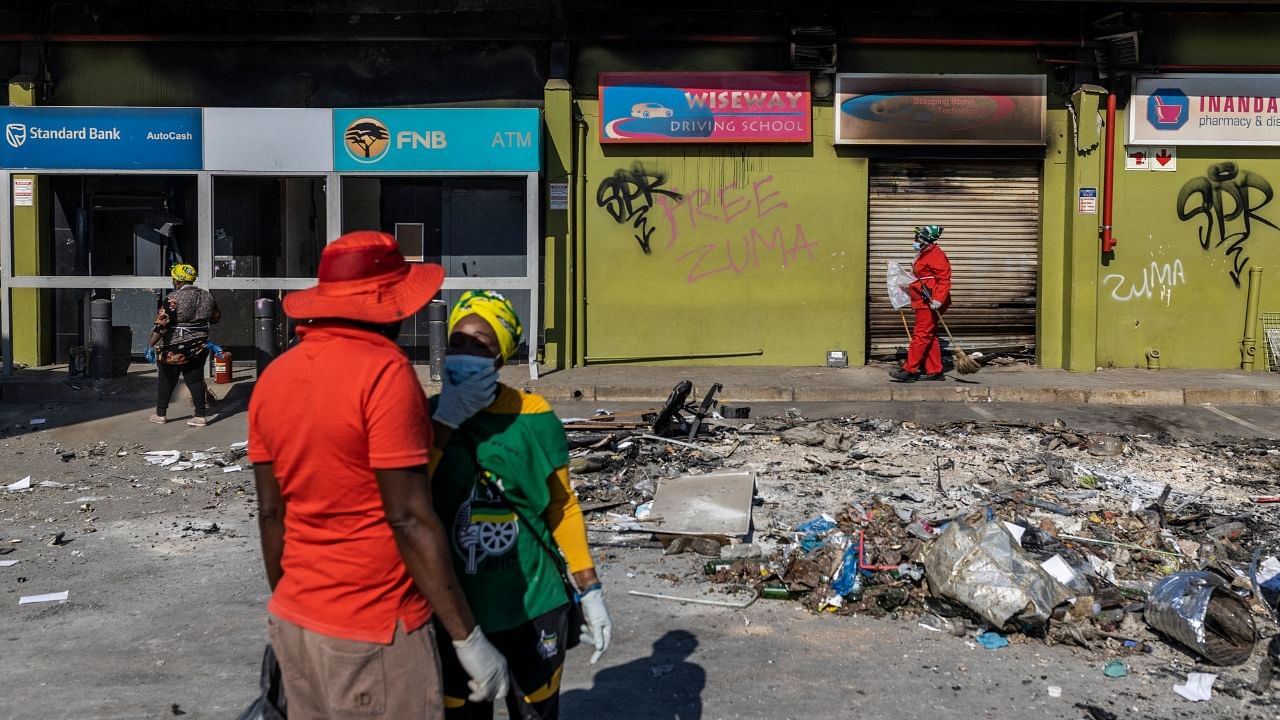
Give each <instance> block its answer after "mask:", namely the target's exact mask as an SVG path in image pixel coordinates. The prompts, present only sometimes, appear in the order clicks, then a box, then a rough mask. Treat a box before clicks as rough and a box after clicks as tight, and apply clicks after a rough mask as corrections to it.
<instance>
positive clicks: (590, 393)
mask: <svg viewBox="0 0 1280 720" xmlns="http://www.w3.org/2000/svg"><path fill="white" fill-rule="evenodd" d="M516 370H519V371H520V372H521V373H525V374H524V376H523V378H522V379H516V378H511V379H508V378H509V376H508V375H507V374H506V373H504V381H507V382H509V383H510V384H512V385H515V386H516V387H527V388H529V389H531V390H534V391H535V392H539V393H541V394H543V395H545V396H547V397H548V398H549V399H551V400H568V399H582V400H592V399H594V400H602V401H616V402H623V401H653V402H655V403H656V402H661V401H662V400H664V399H666V397H667V394H668V393H669V392H670V391H671V388H672V386H674V385H675V384H676V383H677V382H679V381H680V380H686V379H687V380H690V381H691V382H692V383H693V386H694V391H693V394H692V395H691V397H690V399H691V400H692V399H697V398H701V396H702V395H703V394H704V393H706V391H707V390H708V389H709V388H710V387H711V385H712V384H713V383H717V382H718V383H721V384H723V385H724V390H723V391H722V392H721V393H720V398H721V400H723V401H725V402H824V401H830V402H889V401H904V402H912V401H922V400H925V401H934V402H937V401H947V402H1021V403H1053V404H1086V403H1087V404H1104V405H1196V404H1200V403H1213V404H1215V405H1280V373H1247V372H1243V371H1238V370H1137V369H1124V370H1099V371H1097V372H1093V373H1071V372H1066V371H1064V370H1045V369H1040V368H1035V367H1027V366H1009V367H1001V366H988V367H984V368H983V369H982V371H981V372H979V373H976V374H974V375H960V374H959V373H954V372H953V373H950V374H949V375H948V376H947V380H946V381H945V382H916V383H906V384H903V383H893V382H890V381H889V377H888V370H889V366H868V367H858V368H841V369H834V368H793V367H656V366H619V365H614V366H592V367H585V368H575V369H573V370H562V371H558V372H551V373H546V374H544V375H543V376H542V377H541V378H539V379H538V380H532V381H531V380H528V376H527V370H526V368H524V367H519V368H510V371H516Z"/></svg>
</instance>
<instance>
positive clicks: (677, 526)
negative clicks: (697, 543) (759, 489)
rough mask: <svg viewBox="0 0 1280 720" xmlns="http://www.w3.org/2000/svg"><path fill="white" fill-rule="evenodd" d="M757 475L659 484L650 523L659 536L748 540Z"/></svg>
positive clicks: (722, 474)
mask: <svg viewBox="0 0 1280 720" xmlns="http://www.w3.org/2000/svg"><path fill="white" fill-rule="evenodd" d="M755 490H756V475H755V473H753V472H741V471H739V472H717V473H708V474H706V475H682V476H680V477H676V478H668V479H664V480H662V481H660V482H659V483H658V489H657V491H656V492H654V494H653V510H652V515H651V517H652V518H654V519H653V520H652V521H651V522H649V523H647V525H648V526H649V528H650V529H651V530H652V531H653V532H655V533H667V534H671V535H721V536H725V537H744V536H746V535H747V534H748V533H750V532H751V502H752V499H753V498H754V497H755Z"/></svg>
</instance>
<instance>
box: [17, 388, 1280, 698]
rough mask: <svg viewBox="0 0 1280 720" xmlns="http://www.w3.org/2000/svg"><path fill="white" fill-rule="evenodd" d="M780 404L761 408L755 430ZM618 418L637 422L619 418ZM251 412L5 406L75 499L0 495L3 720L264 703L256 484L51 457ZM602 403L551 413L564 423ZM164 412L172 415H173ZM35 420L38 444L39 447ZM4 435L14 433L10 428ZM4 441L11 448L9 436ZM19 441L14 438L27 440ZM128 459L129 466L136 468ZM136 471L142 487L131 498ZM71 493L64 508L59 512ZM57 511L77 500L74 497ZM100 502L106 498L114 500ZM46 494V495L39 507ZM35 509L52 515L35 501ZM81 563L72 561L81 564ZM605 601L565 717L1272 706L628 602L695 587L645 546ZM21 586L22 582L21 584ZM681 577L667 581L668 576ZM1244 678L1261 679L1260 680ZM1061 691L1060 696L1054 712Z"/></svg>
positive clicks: (1096, 423)
mask: <svg viewBox="0 0 1280 720" xmlns="http://www.w3.org/2000/svg"><path fill="white" fill-rule="evenodd" d="M788 406H795V405H794V404H788V405H763V404H757V405H754V406H753V408H752V412H753V415H754V416H757V417H758V416H761V415H767V414H770V413H781V412H782V411H783V410H785V408H786V407H788ZM610 407H611V409H613V410H623V409H635V408H640V407H644V406H643V405H637V404H628V405H612V406H610ZM798 407H799V409H800V410H801V411H802V413H804V414H805V415H806V416H809V417H815V418H817V417H824V416H848V415H861V416H878V417H892V418H896V419H902V420H912V421H915V422H919V423H922V424H932V423H944V422H952V421H973V422H975V423H982V422H988V421H996V422H1033V423H1048V422H1051V421H1052V420H1054V419H1055V418H1057V419H1062V420H1063V421H1065V422H1066V423H1067V424H1068V425H1069V426H1071V427H1073V428H1075V429H1078V430H1090V431H1103V432H1124V433H1135V434H1140V433H1156V432H1170V433H1173V434H1174V435H1175V436H1180V437H1187V438H1196V439H1214V438H1217V437H1241V436H1244V437H1266V436H1267V435H1268V433H1273V432H1275V430H1276V429H1277V428H1280V408H1268V407H1225V408H1213V409H1209V408H1204V407H1177V408H1155V409H1151V408H1128V407H1104V406H1079V407H1051V406H1028V405H1012V404H998V403H990V404H982V405H966V404H961V403H898V404H889V403H858V404H800V405H798ZM242 408H243V403H240V404H239V405H234V404H233V406H232V407H230V408H227V410H228V411H229V413H230V414H229V417H228V418H227V419H226V420H225V421H223V422H220V423H217V424H215V425H213V426H211V427H209V428H205V429H202V430H193V429H189V428H186V427H185V425H183V424H182V423H171V424H169V425H166V426H157V425H151V424H149V423H147V422H146V421H145V419H146V416H147V414H148V412H149V410H148V408H147V407H146V402H145V399H137V400H133V401H130V400H125V401H119V402H111V403H107V402H99V403H84V404H74V405H73V404H58V403H49V404H14V403H0V425H2V426H3V428H4V431H5V432H4V434H5V435H7V437H0V467H2V468H3V473H2V475H3V477H0V479H2V480H5V481H11V480H14V479H18V478H20V477H22V476H23V475H24V474H28V473H34V474H35V476H36V477H35V479H37V480H38V479H40V478H41V477H50V478H59V479H61V480H63V481H68V482H82V483H83V484H84V485H83V486H84V487H90V488H91V489H88V490H84V491H81V490H80V488H78V487H77V488H69V489H66V490H59V491H47V490H46V491H42V492H44V493H45V494H43V495H42V494H40V493H39V492H37V493H32V494H22V495H20V496H18V495H17V494H15V496H13V497H9V496H0V539H3V538H24V539H25V541H24V543H22V544H19V545H15V546H14V547H16V548H17V551H16V552H15V553H13V554H11V555H9V556H8V557H22V562H21V563H20V564H19V565H17V566H14V567H12V568H4V569H0V588H3V592H0V604H2V606H3V607H5V608H6V610H5V612H4V615H3V617H4V618H5V620H4V632H3V633H0V651H2V652H3V656H4V657H5V659H6V662H5V668H6V670H5V676H6V680H5V690H4V692H3V693H2V694H0V718H14V719H27V718H30V719H40V720H48V719H53V718H156V717H172V716H173V714H172V710H171V707H172V706H173V705H174V704H175V703H176V704H177V705H178V706H179V709H180V710H181V711H182V712H184V713H186V715H185V717H186V718H191V719H193V720H194V719H196V718H233V717H235V716H236V715H237V714H238V712H239V711H240V710H241V709H242V708H243V707H244V706H245V705H246V704H247V703H248V702H249V701H250V699H251V698H252V697H253V696H254V694H255V692H256V690H255V684H256V680H257V663H258V661H259V659H260V653H261V650H262V646H263V643H264V642H265V627H264V625H263V620H262V619H263V615H262V609H263V607H264V605H265V603H266V599H267V592H266V584H265V581H264V580H263V579H262V574H261V569H260V567H259V559H258V549H257V541H256V537H257V530H256V525H255V524H254V520H253V512H252V511H253V504H252V486H251V483H250V482H249V477H248V474H247V473H239V474H232V475H230V476H227V477H226V478H222V477H217V478H213V477H211V478H209V479H208V482H207V484H202V485H198V486H197V485H192V486H183V487H178V486H172V485H170V483H169V481H168V480H167V478H166V477H165V476H164V475H155V474H152V475H151V476H145V475H140V474H138V473H136V472H134V471H131V470H122V469H114V468H107V467H106V466H107V465H109V464H111V463H114V462H115V461H114V460H111V459H110V458H108V459H107V460H105V461H103V462H102V466H93V465H83V464H79V463H80V462H81V461H80V460H79V459H77V460H76V461H73V462H72V463H62V462H60V461H59V458H58V456H57V455H56V454H55V453H54V444H55V443H57V444H60V445H61V446H62V447H73V448H74V447H80V448H83V447H85V446H88V445H92V444H93V443H96V442H97V441H99V440H102V441H105V442H106V443H107V445H108V446H109V447H112V448H115V447H118V446H121V445H126V446H131V445H133V444H135V443H136V444H141V445H142V446H144V447H146V448H148V449H151V448H181V449H188V450H203V449H205V448H207V447H210V446H219V447H223V448H225V447H226V446H227V445H229V444H230V443H231V442H235V441H238V440H242V439H244V437H245V415H244V413H243V411H242ZM595 409H596V408H595V406H594V404H585V403H578V404H561V405H559V407H558V410H559V411H560V413H561V414H562V415H564V416H575V415H578V416H581V415H589V414H591V413H592V412H593V411H594V410H595ZM175 410H176V408H175ZM31 418H44V419H45V420H46V424H45V425H44V426H43V427H44V429H43V430H40V431H37V432H30V431H29V430H28V428H29V421H30V419H31ZM15 426H16V427H15ZM15 433H16V435H17V436H15ZM19 436H20V437H19ZM136 462H137V461H135V463H136ZM134 475H137V476H138V477H139V478H140V479H136V480H132V481H131V480H129V479H128V478H129V477H131V476H134ZM82 492H84V493H87V494H91V495H95V496H104V499H101V500H95V501H94V504H95V505H97V508H96V510H95V512H97V513H98V514H99V515H100V516H101V519H100V520H98V532H95V533H93V534H88V535H77V536H75V541H74V542H73V543H71V544H70V545H67V546H63V547H61V548H50V547H46V546H45V545H44V543H43V542H42V541H41V538H42V537H46V536H47V535H48V534H49V533H50V531H51V529H52V528H62V527H70V528H75V527H77V526H79V525H80V524H81V523H83V522H84V518H85V516H84V515H78V514H77V512H76V507H77V505H76V502H77V501H78V499H79V498H78V495H80V494H81V493H82ZM55 493H63V494H65V495H66V498H67V499H65V500H64V499H63V498H62V496H61V495H56V494H55ZM67 493H69V494H67ZM108 496H109V499H108ZM42 498H44V499H43V500H42ZM33 503H44V504H33ZM191 519H211V520H216V521H217V522H218V523H219V525H220V526H221V532H219V533H218V534H216V535H210V536H207V537H199V536H196V537H183V536H181V535H180V534H177V533H178V531H179V530H180V529H181V527H182V525H183V524H184V523H187V522H189V521H190V520H191ZM73 551H74V553H78V554H73ZM599 553H600V560H601V570H602V574H603V576H604V578H605V581H606V583H608V584H609V585H610V587H611V588H613V590H612V592H611V594H610V604H611V607H612V609H613V612H614V614H615V617H616V620H617V625H618V632H617V635H616V637H615V643H616V644H615V647H614V648H613V649H612V650H611V651H610V653H609V654H608V655H606V656H605V658H604V659H603V660H602V661H601V663H600V664H599V665H597V666H594V667H592V666H589V665H588V664H587V662H586V660H587V656H588V653H586V652H582V651H578V652H575V653H572V654H571V657H570V660H569V666H568V668H567V670H566V674H565V681H564V696H563V701H564V717H566V718H602V719H603V718H609V719H610V720H615V719H616V720H641V719H644V720H651V719H653V718H672V719H673V720H674V719H675V718H680V719H681V720H686V719H691V718H707V719H708V720H710V719H712V718H751V719H755V718H759V719H762V720H763V719H766V718H767V719H771V720H772V719H775V718H797V719H798V718H805V719H806V720H808V719H818V718H835V717H854V716H857V717H866V718H890V717H892V718H919V719H920V720H953V719H959V718H976V717H985V718H1027V717H1045V718H1079V717H1086V716H1085V714H1084V712H1085V711H1083V710H1081V709H1079V708H1077V707H1076V703H1083V704H1092V705H1096V706H1098V707H1101V708H1103V709H1105V710H1107V711H1109V712H1113V713H1115V714H1116V715H1117V716H1118V717H1121V718H1138V717H1142V718H1174V717H1224V718H1225V717H1232V718H1237V719H1239V718H1246V717H1258V718H1261V717H1274V716H1275V715H1276V714H1277V710H1278V709H1280V708H1277V706H1276V705H1273V704H1272V701H1271V698H1270V697H1266V698H1260V697H1257V696H1254V695H1251V694H1247V693H1246V694H1242V695H1241V696H1240V697H1238V698H1237V697H1231V696H1230V695H1224V694H1222V693H1221V692H1218V693H1217V695H1216V696H1215V698H1214V700H1213V701H1212V702H1211V703H1208V704H1200V705H1192V704H1190V703H1186V702H1185V701H1182V700H1180V699H1179V698H1177V697H1176V696H1174V695H1173V694H1172V691H1171V687H1172V685H1173V684H1174V683H1175V682H1177V681H1180V680H1181V679H1182V677H1183V676H1182V675H1180V674H1179V671H1185V670H1186V668H1187V667H1189V666H1190V663H1189V662H1188V661H1187V660H1186V659H1185V658H1184V659H1182V660H1181V661H1180V663H1179V665H1178V667H1177V668H1175V667H1173V666H1171V663H1170V659H1169V658H1168V656H1163V657H1161V656H1157V657H1153V658H1148V657H1139V658H1136V659H1134V660H1133V661H1132V668H1133V671H1132V673H1131V675H1130V676H1129V677H1128V678H1124V679H1118V680H1109V679H1106V678H1104V677H1103V675H1102V672H1101V667H1100V666H1099V663H1098V662H1096V656H1095V655H1093V654H1090V653H1086V652H1083V651H1078V650H1073V649H1071V648H1067V647H1061V646H1059V647H1049V646H1045V645H1043V644H1041V643H1038V642H1031V643H1027V644H1015V645H1013V646H1011V647H1009V648H1006V649H1004V650H1000V651H996V652H990V651H986V650H983V649H981V648H977V647H974V646H973V645H972V643H971V642H966V640H964V639H959V638H954V637H950V636H946V635H938V634H935V633H930V632H928V631H926V630H924V629H922V628H920V627H919V626H917V625H916V624H915V623H914V622H912V621H910V620H887V619H881V620H872V619H868V618H843V617H829V616H814V615H810V614H807V613H805V612H803V611H802V610H801V609H799V607H798V606H797V605H796V604H794V603H785V602H783V603H779V602H769V601H763V600H762V601H759V602H757V603H756V604H755V605H754V606H752V607H750V608H748V609H747V610H743V611H733V610H727V609H723V608H709V607H700V606H692V605H681V604H678V603H670V602H665V601H660V600H651V599H646V598H640V597H634V596H630V595H627V594H626V593H625V592H624V588H626V589H641V590H651V591H662V592H668V593H674V594H679V593H681V592H682V591H688V589H689V585H688V583H689V582H690V581H689V580H688V578H692V577H696V576H697V575H698V573H699V572H700V570H699V565H700V562H701V561H700V560H699V559H698V558H696V557H693V556H689V555H682V556H670V557H664V556H663V555H661V553H659V552H656V551H654V550H652V549H621V548H609V549H601V550H600V551H599ZM19 577H22V578H26V580H27V581H26V582H23V583H20V584H19V583H18V580H17V578H19ZM672 577H675V578H685V579H686V580H685V581H684V584H682V583H681V582H680V581H676V582H674V583H673V582H672V581H671V580H670V578H672ZM68 588H69V589H71V592H72V601H71V602H69V603H67V604H65V605H45V606H26V607H22V608H19V607H18V606H17V596H18V595H19V594H30V593H36V592H48V591H56V590H62V589H68ZM1250 671H1251V670H1250ZM1051 685H1052V686H1058V687H1061V688H1062V697H1061V698H1051V697H1049V695H1048V687H1049V686H1051Z"/></svg>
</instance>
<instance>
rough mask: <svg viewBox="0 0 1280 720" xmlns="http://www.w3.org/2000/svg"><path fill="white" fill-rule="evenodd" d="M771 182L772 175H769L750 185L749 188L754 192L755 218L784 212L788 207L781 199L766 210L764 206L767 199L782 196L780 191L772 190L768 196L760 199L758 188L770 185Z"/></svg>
mask: <svg viewBox="0 0 1280 720" xmlns="http://www.w3.org/2000/svg"><path fill="white" fill-rule="evenodd" d="M771 182H773V176H772V175H770V176H769V177H767V178H765V179H763V180H761V181H759V182H757V183H754V184H752V186H751V187H752V189H753V190H755V191H756V217H758V218H762V217H764V216H765V215H768V214H769V213H771V212H773V211H774V210H785V209H787V207H788V205H787V201H786V200H782V199H779V200H778V202H776V203H774V204H773V205H770V206H769V207H768V208H766V207H765V206H764V203H765V201H766V200H768V199H769V198H772V197H779V196H781V195H782V191H781V190H774V191H773V192H771V193H769V194H768V195H765V196H764V197H760V186H761V185H764V184H766V183H771Z"/></svg>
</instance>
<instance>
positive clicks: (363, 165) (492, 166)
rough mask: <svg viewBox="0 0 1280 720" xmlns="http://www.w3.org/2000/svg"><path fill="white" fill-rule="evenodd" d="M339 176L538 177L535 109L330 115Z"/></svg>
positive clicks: (354, 111)
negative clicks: (457, 174) (476, 174)
mask: <svg viewBox="0 0 1280 720" xmlns="http://www.w3.org/2000/svg"><path fill="white" fill-rule="evenodd" d="M333 133H334V154H333V158H334V169H335V170H337V171H339V172H439V171H450V170H455V171H462V172H537V170H538V169H539V167H540V166H541V157H542V154H541V147H540V139H541V136H542V117H541V113H540V112H539V111H538V110H537V109H534V108H360V109H337V110H334V111H333Z"/></svg>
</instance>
